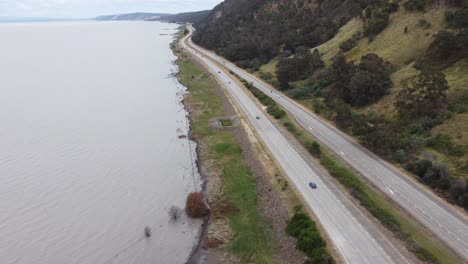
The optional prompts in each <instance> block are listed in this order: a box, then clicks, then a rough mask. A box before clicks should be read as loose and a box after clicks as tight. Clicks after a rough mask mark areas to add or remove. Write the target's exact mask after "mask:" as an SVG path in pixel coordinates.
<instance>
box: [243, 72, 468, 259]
mask: <svg viewBox="0 0 468 264" xmlns="http://www.w3.org/2000/svg"><path fill="white" fill-rule="evenodd" d="M236 77H237V78H240V77H239V76H236ZM240 81H241V82H242V83H243V84H244V85H245V86H246V88H247V89H248V90H249V91H251V92H252V94H253V95H254V96H255V97H257V98H264V97H268V96H267V95H266V94H264V93H263V92H262V91H260V90H258V89H257V88H255V87H254V86H252V85H251V84H249V83H248V82H247V81H245V80H243V79H240ZM259 101H260V102H261V103H262V104H264V105H265V106H267V105H266V104H271V102H270V100H260V99H259ZM273 104H274V105H275V106H276V107H279V106H277V105H276V103H275V102H274V101H273ZM283 111H284V110H283ZM273 117H274V116H273ZM278 123H279V124H282V125H283V126H284V128H285V129H286V130H288V131H289V132H290V133H291V134H292V135H294V137H295V138H296V139H297V140H298V141H299V143H300V144H301V145H302V146H303V147H304V148H305V149H306V150H307V151H308V152H309V153H310V154H311V155H312V156H314V157H315V158H317V159H318V161H319V162H320V163H321V165H322V166H323V167H324V168H325V169H326V170H327V171H328V172H329V173H330V175H331V176H333V177H334V178H335V179H336V180H338V182H340V183H341V184H342V185H343V186H344V187H345V188H346V189H347V190H348V192H349V193H350V194H351V195H352V196H353V197H354V198H355V199H356V200H357V201H359V203H360V205H361V206H363V207H364V208H365V209H366V210H367V211H368V212H369V213H370V214H372V215H373V216H374V217H375V218H376V219H377V220H378V221H379V222H380V223H381V224H382V225H383V226H384V227H385V228H387V229H388V230H389V231H391V232H392V233H393V235H394V236H395V237H396V238H397V239H399V240H401V241H403V243H404V244H405V246H406V248H407V249H408V250H409V251H410V252H412V253H413V254H414V255H415V256H416V257H417V258H418V259H419V260H421V261H423V262H425V263H447V264H448V263H450V264H455V263H459V261H460V260H459V259H458V257H457V256H455V255H453V253H452V252H451V251H450V250H449V249H448V248H447V247H446V246H445V245H444V244H442V243H441V242H440V241H438V240H435V239H433V238H432V237H431V236H430V235H429V234H428V233H427V231H425V230H424V228H423V227H422V226H420V225H419V224H418V223H416V222H415V221H414V220H413V219H410V218H409V217H408V216H407V215H405V214H404V213H402V212H400V211H399V210H398V209H396V208H395V207H394V206H393V205H392V204H391V203H390V202H389V201H387V200H386V199H385V198H384V197H383V195H382V194H381V193H379V192H378V191H376V190H374V189H373V188H371V187H369V186H368V185H367V183H366V182H364V181H363V180H362V179H361V177H360V176H358V175H357V174H356V173H354V171H352V170H351V169H349V168H348V167H347V166H346V165H344V164H343V163H342V162H341V161H339V160H338V159H337V158H335V156H333V155H332V154H331V153H330V152H329V151H328V150H327V149H326V148H322V147H321V145H320V144H319V143H317V142H316V141H315V140H314V139H313V138H311V136H310V135H309V134H308V133H304V131H303V129H301V128H299V127H297V126H296V125H295V124H294V122H293V121H291V120H290V119H289V117H288V116H287V115H285V116H283V117H282V118H281V119H280V120H278ZM444 146H445V145H444ZM295 217H296V218H294V217H293V219H292V224H291V223H290V225H292V226H301V224H300V222H301V221H304V222H307V223H303V228H304V230H308V228H309V224H308V220H304V219H303V218H304V217H303V215H302V213H301V212H300V211H296V215H295ZM295 219H296V220H295ZM298 222H299V223H298ZM311 225H312V224H311ZM313 226H315V225H313ZM291 228H296V227H291ZM309 231H310V232H311V230H309ZM287 232H288V234H292V235H293V236H295V237H296V238H298V234H299V233H300V232H291V231H287ZM310 232H309V233H310ZM304 239H310V241H312V240H313V239H312V238H304ZM314 239H317V245H319V244H320V242H318V240H319V239H318V238H314ZM298 243H299V241H298ZM310 243H311V245H314V243H312V242H310ZM317 245H316V246H314V249H317V247H318V246H317ZM298 248H299V249H301V247H300V246H299V245H298ZM319 248H321V247H319ZM301 250H302V249H301ZM308 250H309V251H304V250H302V251H304V252H306V254H307V255H308V256H310V257H311V252H313V249H310V248H309V249H308ZM311 259H312V257H311ZM325 259H326V257H325ZM311 263H315V262H311ZM317 263H321V262H317ZM324 263H328V262H324Z"/></svg>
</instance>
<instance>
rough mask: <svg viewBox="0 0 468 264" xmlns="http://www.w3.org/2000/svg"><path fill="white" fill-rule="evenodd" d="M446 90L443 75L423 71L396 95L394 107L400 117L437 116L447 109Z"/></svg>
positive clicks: (446, 86)
mask: <svg viewBox="0 0 468 264" xmlns="http://www.w3.org/2000/svg"><path fill="white" fill-rule="evenodd" d="M447 89H448V85H447V81H446V80H445V75H444V74H443V73H441V72H437V71H430V70H427V69H424V70H423V71H422V72H421V73H420V74H419V75H418V76H417V77H415V78H413V79H412V80H410V81H409V82H408V84H407V86H406V87H404V88H403V90H401V91H400V92H399V93H398V95H397V98H396V101H395V107H396V108H397V110H398V112H399V114H400V115H401V116H407V117H421V116H424V115H429V116H435V115H438V114H440V113H442V112H443V111H445V109H446V107H447V94H446V92H447Z"/></svg>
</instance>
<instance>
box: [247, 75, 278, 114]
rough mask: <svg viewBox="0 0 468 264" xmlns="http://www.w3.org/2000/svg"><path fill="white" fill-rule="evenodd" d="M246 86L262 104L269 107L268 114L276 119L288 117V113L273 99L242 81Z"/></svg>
mask: <svg viewBox="0 0 468 264" xmlns="http://www.w3.org/2000/svg"><path fill="white" fill-rule="evenodd" d="M242 83H243V84H244V86H245V87H246V88H247V89H248V90H249V91H250V92H251V93H252V94H253V95H254V96H255V97H256V98H257V99H258V100H259V101H260V103H262V104H263V105H264V106H266V107H267V112H268V114H270V115H271V116H273V117H274V118H275V119H281V118H283V117H285V116H286V112H285V111H284V110H283V109H281V107H279V106H278V104H277V103H276V102H275V101H274V100H273V99H271V97H269V96H268V95H266V94H265V93H263V92H262V91H260V90H259V89H257V88H255V87H254V86H253V85H252V84H250V83H248V82H247V81H246V80H242Z"/></svg>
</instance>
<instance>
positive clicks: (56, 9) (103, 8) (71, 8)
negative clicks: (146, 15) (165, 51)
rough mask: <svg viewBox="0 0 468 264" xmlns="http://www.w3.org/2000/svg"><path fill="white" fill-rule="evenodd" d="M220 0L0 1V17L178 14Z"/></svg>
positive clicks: (201, 8) (204, 8)
mask: <svg viewBox="0 0 468 264" xmlns="http://www.w3.org/2000/svg"><path fill="white" fill-rule="evenodd" d="M220 2H222V0H0V17H49V18H52V17H55V18H88V17H95V16H99V15H110V14H120V13H131V12H155V13H181V12H189V11H199V10H206V9H211V8H213V7H214V6H215V5H217V4H219V3H220Z"/></svg>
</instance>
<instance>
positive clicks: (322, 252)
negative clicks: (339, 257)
mask: <svg viewBox="0 0 468 264" xmlns="http://www.w3.org/2000/svg"><path fill="white" fill-rule="evenodd" d="M286 233H287V234H288V235H290V236H292V237H295V238H297V242H296V243H297V244H296V247H297V249H299V250H301V251H302V252H304V253H306V255H307V256H308V257H309V260H307V261H306V263H324V264H326V263H334V260H333V258H332V257H331V256H330V254H329V253H328V252H327V250H326V248H325V246H326V242H325V240H323V238H322V237H321V235H320V233H319V231H318V229H317V226H316V225H315V223H314V222H313V221H312V219H310V218H309V217H308V216H307V215H305V214H304V213H303V212H302V211H300V210H296V212H295V214H294V216H293V217H292V218H291V220H290V221H289V223H288V226H287V227H286Z"/></svg>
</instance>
